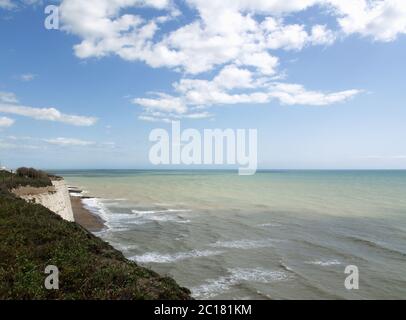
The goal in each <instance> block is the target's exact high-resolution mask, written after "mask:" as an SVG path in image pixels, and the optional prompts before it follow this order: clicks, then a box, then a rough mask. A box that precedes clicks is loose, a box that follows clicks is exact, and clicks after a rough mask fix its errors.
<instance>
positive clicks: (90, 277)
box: [0, 172, 190, 299]
mask: <svg viewBox="0 0 406 320" xmlns="http://www.w3.org/2000/svg"><path fill="white" fill-rule="evenodd" d="M4 175H6V173H5V172H2V173H1V176H0V299H190V295H189V294H190V292H189V290H187V289H185V288H181V287H179V286H178V285H177V284H176V282H175V281H174V280H173V279H171V278H168V277H161V276H159V275H158V274H156V273H155V272H153V271H151V270H148V269H146V268H143V267H140V266H138V265H137V264H136V263H134V262H131V261H129V260H126V259H125V258H124V256H123V255H122V254H121V253H120V252H119V251H117V250H115V249H114V248H112V247H111V246H110V245H109V244H107V243H106V242H104V241H102V240H101V239H99V238H97V237H95V236H93V235H92V234H91V233H89V232H88V231H86V230H85V229H83V228H82V227H80V226H79V225H78V224H76V223H72V222H67V221H65V220H63V219H61V218H60V217H59V216H57V215H56V214H54V213H53V212H52V211H50V210H48V209H46V208H44V207H43V206H41V205H38V204H32V203H27V202H25V201H24V200H22V199H19V198H16V197H15V196H14V195H12V194H11V193H10V192H8V190H7V187H6V185H7V186H9V185H10V184H9V183H6V185H5V184H2V183H1V181H2V179H1V177H2V176H4ZM5 178H10V177H9V176H5ZM20 178H23V179H34V178H32V177H31V178H29V177H20ZM13 179H17V176H14V177H13ZM10 180H11V179H10ZM5 181H8V180H7V179H5ZM14 181H16V180H14ZM27 181H28V180H22V182H23V183H25V182H27ZM31 182H32V181H31ZM12 185H14V183H13V184H12ZM29 185H31V184H29ZM47 265H55V266H57V267H58V268H59V290H47V289H45V287H44V281H45V277H46V276H47V275H46V274H45V273H44V270H45V267H46V266H47Z"/></svg>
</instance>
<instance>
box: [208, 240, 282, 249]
mask: <svg viewBox="0 0 406 320" xmlns="http://www.w3.org/2000/svg"><path fill="white" fill-rule="evenodd" d="M281 241H283V240H278V239H263V240H249V239H242V240H234V241H217V242H215V243H212V244H211V245H210V246H212V247H216V248H229V249H255V248H266V247H273V244H274V243H277V242H281Z"/></svg>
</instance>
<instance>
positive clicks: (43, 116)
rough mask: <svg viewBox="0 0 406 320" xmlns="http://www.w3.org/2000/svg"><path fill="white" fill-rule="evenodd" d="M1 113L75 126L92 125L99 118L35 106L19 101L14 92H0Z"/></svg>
mask: <svg viewBox="0 0 406 320" xmlns="http://www.w3.org/2000/svg"><path fill="white" fill-rule="evenodd" d="M0 113H8V114H15V115H19V116H25V117H29V118H33V119H36V120H48V121H56V122H62V123H66V124H70V125H74V126H92V125H94V124H95V123H96V121H97V118H94V117H84V116H77V115H70V114H64V113H62V112H60V111H59V110H57V109H55V108H33V107H29V106H23V105H20V104H19V103H18V99H17V97H16V96H15V94H14V93H10V92H0Z"/></svg>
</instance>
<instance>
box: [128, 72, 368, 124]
mask: <svg viewBox="0 0 406 320" xmlns="http://www.w3.org/2000/svg"><path fill="white" fill-rule="evenodd" d="M174 89H175V92H176V94H177V95H176V96H175V95H173V96H169V95H166V94H165V95H164V94H160V93H158V94H157V95H158V97H157V98H148V99H134V100H133V103H134V104H138V105H140V106H142V107H143V108H144V113H143V114H142V115H141V116H140V117H139V119H140V120H145V121H164V122H169V121H170V120H171V119H179V118H192V119H193V118H195V119H196V118H197V119H198V118H207V117H210V116H211V115H210V114H208V113H207V112H206V111H202V110H204V109H206V108H209V107H211V106H216V105H233V104H265V103H271V102H272V101H275V100H276V101H278V102H279V103H281V104H286V105H307V106H326V105H331V104H335V103H340V102H344V101H347V100H349V99H351V98H353V97H354V96H356V95H358V94H359V93H361V90H355V89H352V90H345V91H338V92H327V93H324V92H320V91H312V90H307V89H306V88H305V87H304V86H302V85H299V84H291V83H281V82H274V81H272V80H269V79H268V78H263V77H262V76H261V77H258V76H256V75H255V74H254V73H252V72H251V71H249V70H247V69H240V68H238V67H236V66H234V65H230V66H226V67H224V68H223V69H222V70H221V71H220V72H219V73H218V75H217V76H215V77H214V78H213V79H212V80H202V79H188V78H184V79H181V80H180V81H179V82H176V83H175V84H174ZM146 102H148V103H146ZM169 102H171V103H173V102H176V105H181V106H182V112H176V108H173V107H172V106H173V105H172V104H170V103H169ZM169 105H170V106H171V107H168V106H169ZM157 106H159V109H160V110H159V111H160V112H156V109H157ZM196 110H200V112H198V113H196ZM174 111H175V113H174Z"/></svg>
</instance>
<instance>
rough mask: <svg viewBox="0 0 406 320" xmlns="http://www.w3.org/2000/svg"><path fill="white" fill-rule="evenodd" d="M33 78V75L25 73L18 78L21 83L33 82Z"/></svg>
mask: <svg viewBox="0 0 406 320" xmlns="http://www.w3.org/2000/svg"><path fill="white" fill-rule="evenodd" d="M35 77H36V75H35V74H32V73H25V74H22V75H21V76H20V77H19V78H20V80H21V81H24V82H29V81H32V80H34V78H35Z"/></svg>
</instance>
